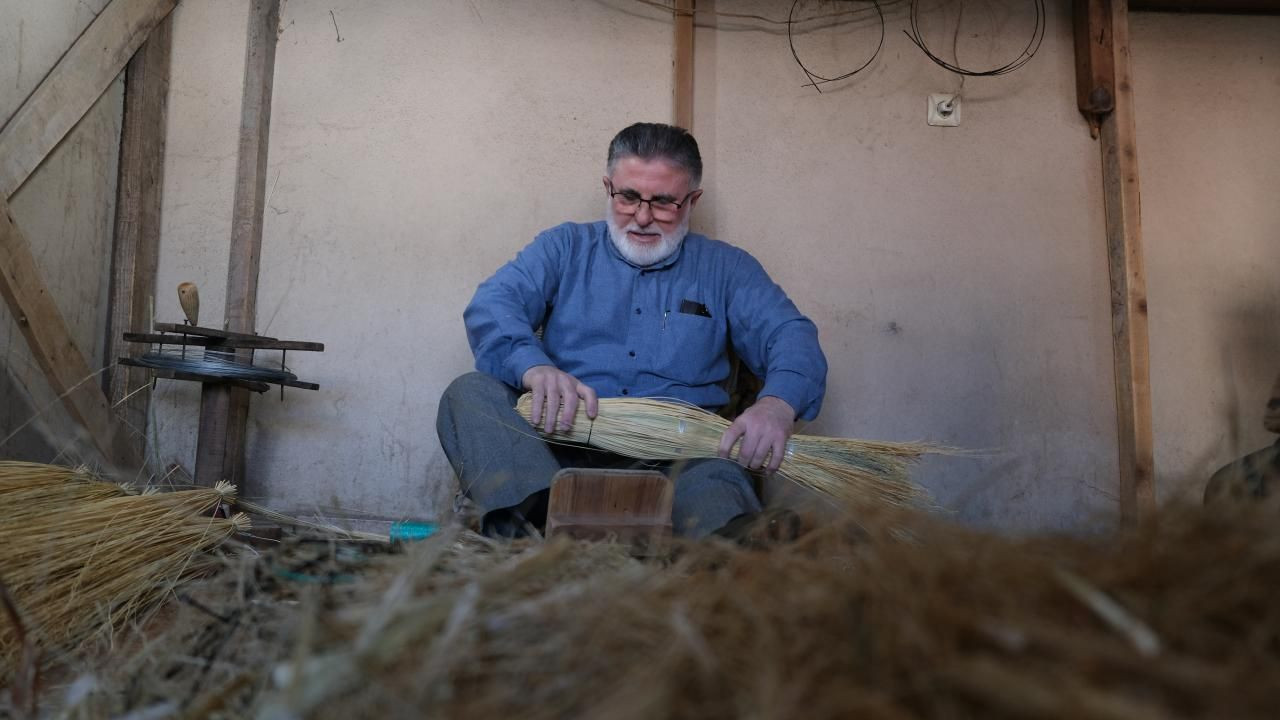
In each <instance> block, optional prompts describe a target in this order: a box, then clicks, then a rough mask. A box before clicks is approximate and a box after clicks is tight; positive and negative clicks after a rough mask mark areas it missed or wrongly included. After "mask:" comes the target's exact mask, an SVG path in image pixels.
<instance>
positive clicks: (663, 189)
mask: <svg viewBox="0 0 1280 720" xmlns="http://www.w3.org/2000/svg"><path fill="white" fill-rule="evenodd" d="M606 173H607V174H606V175H605V177H604V178H603V185H604V191H605V196H604V199H605V220H604V221H601V222H595V223H588V224H577V223H565V224H563V225H560V226H558V227H555V228H552V229H550V230H547V231H545V232H543V233H541V234H540V235H538V237H537V238H535V239H534V241H533V242H532V243H530V244H529V245H528V246H527V247H525V248H524V250H522V251H521V252H520V253H519V254H518V255H517V256H516V258H515V259H514V260H512V261H510V262H508V263H507V264H506V265H504V266H503V267H502V268H500V269H499V270H498V271H497V272H496V273H495V274H494V275H493V276H492V277H490V278H489V279H488V280H486V281H485V282H483V283H482V284H481V285H480V287H479V288H478V289H477V290H476V293H475V297H473V298H472V300H471V303H470V304H469V305H468V306H467V309H466V312H465V314H464V320H465V322H466V327H467V337H468V339H469V340H470V342H471V349H472V352H473V353H474V354H475V358H476V369H477V370H479V372H474V373H469V374H467V375H463V376H462V377H460V378H458V379H457V380H455V381H454V382H453V383H452V384H451V385H450V386H449V388H448V390H446V391H445V394H444V396H443V397H442V398H441V401H440V411H439V416H438V418H437V422H436V429H437V431H438V433H439V436H440V442H441V445H443V447H444V450H445V454H446V455H447V456H448V458H449V462H450V463H451V464H452V465H453V468H454V471H455V472H456V473H457V476H458V478H459V481H460V484H461V493H460V501H461V500H462V498H466V500H468V501H469V502H470V503H472V504H473V505H474V506H476V507H477V508H478V510H479V511H480V512H482V513H483V516H482V522H481V525H482V530H483V531H484V532H486V533H488V534H493V535H510V534H518V533H519V531H520V529H521V528H523V527H524V526H525V525H526V523H530V524H533V525H534V526H537V525H539V524H540V523H541V522H542V521H543V520H544V518H545V514H546V498H547V488H548V486H549V483H550V480H551V477H552V476H553V475H554V474H555V473H556V472H557V471H558V470H560V469H561V468H563V467H627V466H629V465H631V464H633V462H634V461H631V460H627V459H624V458H620V457H618V456H615V455H611V454H609V453H604V452H601V451H594V450H584V449H578V448H571V447H564V446H558V445H548V444H547V443H544V442H543V441H542V440H540V439H538V438H537V437H536V436H534V435H532V434H531V433H530V432H529V426H528V423H527V422H526V421H525V420H524V419H523V418H521V417H520V416H519V415H518V414H516V413H515V411H514V410H513V409H512V408H513V407H514V406H515V403H516V400H517V399H518V397H519V395H520V391H528V392H531V393H532V394H533V418H532V419H533V421H534V424H535V425H539V426H541V427H542V428H543V429H544V430H545V431H547V432H551V431H553V430H554V429H556V428H557V427H558V428H568V427H569V426H570V425H571V424H572V422H573V418H574V414H575V412H576V411H577V409H578V406H579V404H580V403H585V406H586V413H587V415H588V416H589V417H593V418H594V417H595V415H596V412H597V409H598V403H597V399H598V398H600V397H618V396H631V397H664V398H677V399H680V400H684V401H687V402H690V403H693V404H695V405H699V406H702V407H705V408H708V409H716V408H718V407H720V406H722V405H724V404H725V403H726V402H727V401H728V399H729V396H728V393H727V391H726V384H727V382H726V381H727V379H728V377H729V374H730V356H729V350H730V347H732V349H733V351H735V352H736V353H737V355H738V357H740V358H741V359H742V361H743V362H744V363H745V364H746V366H747V367H748V368H750V370H751V371H752V372H754V373H755V374H756V375H757V376H759V377H760V378H762V379H763V381H764V387H763V389H762V390H761V391H760V392H759V394H758V400H757V401H756V402H755V403H754V404H753V405H751V407H749V408H747V409H746V410H745V411H744V412H742V413H741V414H740V415H739V416H738V417H737V418H736V419H735V420H734V421H733V424H732V425H731V426H730V427H729V429H728V430H727V431H726V432H725V434H724V437H723V438H722V440H721V443H720V455H721V457H722V458H725V459H706V460H698V461H692V462H689V463H685V464H683V465H682V466H681V467H680V468H678V469H676V470H677V471H678V473H679V478H678V479H677V482H676V485H675V487H676V490H675V499H674V504H673V509H672V524H673V527H674V528H675V530H676V532H678V533H681V534H685V535H689V536H694V537H697V536H702V535H706V534H708V533H710V532H713V531H715V530H717V529H719V528H721V527H723V526H725V525H726V524H728V523H729V522H730V521H731V520H735V519H739V522H741V518H744V517H749V516H751V515H753V514H755V513H758V512H759V511H760V500H759V498H757V497H756V494H755V492H754V489H753V486H752V483H751V478H750V474H749V473H748V469H752V470H764V471H768V472H772V471H774V470H776V469H777V467H778V464H779V463H780V462H781V460H782V456H783V453H784V449H785V445H786V442H787V439H788V437H790V435H791V433H792V431H793V426H794V424H795V421H796V420H797V419H798V418H799V419H806V420H807V419H812V418H814V417H815V416H817V414H818V410H819V409H820V407H821V405H822V396H823V393H824V391H825V388H826V371H827V365H826V359H825V358H824V357H823V354H822V350H821V348H820V347H819V345H818V332H817V328H816V327H815V326H814V324H813V323H812V322H811V321H810V320H809V319H808V318H806V317H805V316H804V315H801V314H800V312H799V311H798V310H797V309H796V307H795V305H794V304H792V302H791V301H790V300H789V299H788V298H787V296H786V294H785V293H784V292H783V291H782V289H781V288H779V287H778V286H777V285H776V284H774V283H773V281H771V280H770V279H769V276H768V274H766V273H765V271H764V269H763V268H762V267H761V266H760V264H759V263H758V262H757V261H756V260H755V259H754V258H753V257H751V256H750V255H749V254H747V253H746V252H745V251H743V250H740V249H738V248H735V247H733V246H731V245H728V244H725V243H723V242H719V241H717V240H711V239H708V238H706V237H704V236H702V235H698V234H691V233H689V217H690V215H691V214H692V212H693V209H694V207H695V206H696V205H697V204H698V200H699V199H700V198H701V197H702V193H703V191H702V189H701V188H700V187H699V183H700V181H701V179H702V158H701V156H700V154H699V152H698V145H697V143H696V142H695V141H694V139H693V136H692V135H690V134H689V133H688V132H687V131H685V130H683V129H680V128H676V127H672V126H669V125H660V124H652V123H638V124H635V125H632V126H630V127H628V128H626V129H624V130H623V131H622V132H620V133H618V135H617V136H616V137H615V138H614V139H613V142H612V143H610V145H609V156H608V162H607V166H606ZM539 330H541V333H540V334H539V332H538V331H539ZM735 444H737V449H736V451H735V450H734V446H735ZM730 458H732V459H730ZM734 460H736V462H734ZM652 465H653V464H650V466H652Z"/></svg>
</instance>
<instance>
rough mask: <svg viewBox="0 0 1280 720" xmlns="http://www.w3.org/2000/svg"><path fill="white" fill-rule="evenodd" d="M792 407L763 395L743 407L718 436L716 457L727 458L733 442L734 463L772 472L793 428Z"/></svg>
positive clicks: (774, 470) (794, 415) (778, 461)
mask: <svg viewBox="0 0 1280 720" xmlns="http://www.w3.org/2000/svg"><path fill="white" fill-rule="evenodd" d="M795 420H796V411H795V409H794V408H792V407H791V405H789V404H788V403H787V401H785V400H783V399H782V398H779V397H774V396H772V395H766V396H764V397H762V398H760V399H759V400H757V401H756V403H755V404H754V405H752V406H751V407H749V408H747V409H746V410H745V411H743V413H742V414H741V415H739V416H738V419H737V420H734V421H733V424H732V425H730V426H729V429H728V430H725V431H724V435H723V436H721V438H720V457H722V458H728V457H729V453H730V452H731V451H732V450H733V444H734V443H736V442H738V439H739V438H741V439H742V445H741V446H740V447H739V448H738V458H737V459H738V464H739V465H742V466H743V467H747V468H751V469H752V470H759V469H761V468H762V467H764V464H765V460H766V459H767V460H768V462H769V465H768V467H764V469H765V470H766V471H767V472H776V471H777V469H778V466H779V465H781V464H782V456H783V454H784V453H785V452H786V449H787V439H788V438H790V437H791V433H792V432H794V430H795Z"/></svg>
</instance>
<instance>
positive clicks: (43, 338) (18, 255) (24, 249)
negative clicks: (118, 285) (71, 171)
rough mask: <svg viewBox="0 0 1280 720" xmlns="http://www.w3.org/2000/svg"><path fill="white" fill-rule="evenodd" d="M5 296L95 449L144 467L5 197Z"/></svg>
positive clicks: (0, 270) (0, 223) (1, 213)
mask: <svg viewBox="0 0 1280 720" xmlns="http://www.w3.org/2000/svg"><path fill="white" fill-rule="evenodd" d="M0 295H3V296H4V299H5V302H6V303H8V304H9V308H10V309H11V310H12V311H13V316H14V318H15V319H16V320H17V322H18V328H19V329H20V330H21V331H22V335H23V337H25V338H26V340H27V343H28V344H30V346H31V354H32V355H34V356H35V359H36V362H37V363H38V364H39V365H40V369H41V370H43V371H44V374H45V376H46V377H47V378H48V379H49V385H50V386H51V387H52V388H53V391H54V392H55V393H57V394H58V395H59V396H61V398H62V402H63V404H64V405H65V406H66V408H67V410H68V411H69V412H70V413H71V416H72V417H73V418H74V419H75V420H76V421H77V422H78V423H80V424H81V425H82V426H84V428H85V430H87V431H88V433H89V437H90V439H91V440H92V441H93V444H94V446H96V447H97V448H98V450H99V451H100V452H101V453H102V454H103V456H104V457H105V458H106V459H107V460H108V461H109V462H113V463H115V464H116V465H118V466H120V468H121V469H122V470H126V471H133V470H136V469H138V468H139V467H141V465H142V463H141V460H140V458H139V456H138V454H137V453H136V452H135V451H134V448H133V446H132V445H130V443H129V439H128V437H127V435H126V434H125V433H124V431H123V429H122V428H121V427H120V425H119V424H118V423H115V422H113V419H112V415H111V408H110V405H109V404H108V403H107V397H106V395H103V393H102V390H101V389H99V387H98V384H97V383H96V382H94V378H93V372H92V371H91V370H90V369H89V363H87V362H86V361H85V359H84V355H82V354H81V353H80V350H79V349H78V348H77V347H76V344H75V342H74V341H73V340H72V339H71V331H70V330H68V329H67V322H66V320H65V319H64V318H63V317H62V313H61V312H60V311H59V310H58V307H57V305H55V304H54V302H53V298H52V297H50V295H49V291H48V289H46V288H45V285H44V282H43V281H42V280H41V279H40V272H39V269H38V268H37V267H36V261H35V257H34V256H32V254H31V246H30V244H28V243H27V239H26V237H24V236H23V234H22V231H21V230H20V229H19V228H18V226H17V224H15V223H14V222H13V217H12V216H11V215H10V214H9V203H8V202H7V201H6V200H5V199H4V198H3V197H0Z"/></svg>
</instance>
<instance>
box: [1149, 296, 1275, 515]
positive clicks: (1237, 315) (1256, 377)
mask: <svg viewBox="0 0 1280 720" xmlns="http://www.w3.org/2000/svg"><path fill="white" fill-rule="evenodd" d="M1217 333H1218V338H1217V345H1218V348H1219V358H1220V362H1221V365H1220V369H1219V373H1218V376H1217V377H1213V378H1205V379H1204V382H1205V383H1206V384H1207V385H1208V387H1209V389H1212V388H1213V385H1214V384H1217V385H1218V386H1219V388H1220V393H1221V395H1220V397H1221V398H1222V400H1221V402H1220V403H1215V404H1212V405H1207V406H1206V407H1204V408H1203V410H1202V411H1203V412H1205V413H1211V414H1213V415H1215V416H1216V417H1214V418H1213V421H1214V423H1213V424H1214V425H1217V426H1219V427H1222V428H1223V432H1221V433H1220V434H1219V435H1218V436H1217V437H1216V438H1205V439H1204V440H1203V443H1204V444H1203V445H1202V446H1201V447H1202V451H1201V452H1200V453H1199V454H1198V455H1197V457H1196V458H1195V460H1194V461H1193V462H1191V463H1189V464H1188V465H1187V469H1186V471H1185V473H1184V474H1183V475H1181V476H1169V477H1166V478H1165V482H1166V483H1167V484H1168V488H1169V492H1168V493H1167V494H1166V493H1162V494H1163V495H1165V497H1192V498H1197V497H1200V496H1201V495H1203V493H1204V490H1205V485H1206V483H1207V482H1208V479H1209V477H1210V476H1211V475H1212V474H1213V473H1214V472H1215V471H1216V470H1218V469H1219V468H1221V467H1222V466H1223V465H1224V464H1226V463H1229V462H1233V461H1235V460H1236V459H1238V458H1240V457H1242V456H1244V455H1247V454H1249V453H1252V452H1254V451H1257V450H1258V449H1260V448H1262V447H1264V446H1266V445H1269V444H1271V443H1273V442H1274V441H1275V438H1274V436H1272V435H1271V434H1270V433H1272V432H1276V431H1277V429H1272V428H1270V426H1269V425H1268V423H1270V419H1269V418H1270V416H1271V414H1273V411H1271V410H1270V409H1269V407H1268V403H1269V402H1270V401H1271V400H1272V398H1273V396H1274V395H1275V394H1276V391H1278V390H1280V376H1278V374H1280V298H1277V297H1270V298H1252V299H1250V300H1249V301H1247V302H1243V303H1240V304H1238V305H1236V306H1235V307H1234V308H1232V309H1231V310H1229V311H1228V312H1226V313H1224V314H1223V315H1222V316H1221V318H1220V320H1219V322H1218V325H1217ZM1205 395H1208V393H1207V392H1206V393H1205Z"/></svg>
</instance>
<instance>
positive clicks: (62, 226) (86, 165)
mask: <svg viewBox="0 0 1280 720" xmlns="http://www.w3.org/2000/svg"><path fill="white" fill-rule="evenodd" d="M107 2H108V0H84V1H80V2H77V1H76V0H47V1H43V2H40V3H32V2H25V1H24V0H0V122H3V123H5V124H7V122H8V120H9V118H10V117H12V115H13V114H14V113H16V112H17V110H18V109H19V108H20V107H21V106H22V103H23V102H24V101H25V100H26V99H27V97H28V96H29V95H30V94H31V92H32V91H33V90H35V88H36V87H37V86H38V85H39V84H40V82H41V81H42V80H43V79H44V77H45V75H47V74H48V72H49V71H50V70H51V69H53V67H54V65H55V64H56V63H57V61H58V60H59V59H60V58H61V57H62V54H63V53H64V52H66V50H67V48H69V47H70V46H71V44H72V43H73V42H74V41H75V39H76V38H77V37H79V35H80V33H81V32H83V31H84V29H85V28H86V27H88V25H89V23H90V22H91V21H92V20H93V18H94V17H96V16H97V14H98V13H99V12H101V10H102V8H103V7H105V6H106V5H107ZM123 98H124V82H123V78H122V77H121V78H117V79H116V81H115V82H113V83H112V84H111V86H110V87H109V88H108V89H107V90H106V92H105V93H103V95H102V97H101V98H99V100H98V101H97V103H96V104H95V105H94V106H93V107H92V108H91V109H90V110H89V112H88V113H87V114H86V115H85V117H84V118H83V119H82V120H81V121H80V123H79V124H78V125H76V127H75V128H74V129H72V131H71V132H70V133H69V134H68V135H67V137H66V138H64V139H63V141H62V142H61V143H60V144H59V145H58V146H57V147H56V148H55V149H54V150H53V152H52V153H51V154H50V155H49V156H48V157H46V158H45V160H44V162H43V163H42V164H41V165H40V166H39V167H38V168H36V170H35V172H34V173H33V174H32V175H31V177H30V178H29V179H28V180H27V182H26V184H24V185H23V186H22V187H21V188H19V190H18V191H17V192H16V193H15V194H14V195H13V196H12V197H11V198H9V205H10V208H11V211H12V213H13V218H14V220H15V221H16V223H17V225H18V226H19V228H21V230H22V232H23V233H24V235H25V236H26V238H27V240H28V242H29V243H30V244H31V249H32V253H33V254H34V256H35V260H36V265H37V266H38V268H39V270H40V272H41V275H42V276H43V278H44V281H45V283H46V285H47V287H48V288H49V291H50V294H51V295H52V297H53V300H54V302H55V303H56V304H57V306H58V309H59V310H60V311H61V313H62V316H63V318H64V319H65V320H66V322H67V326H68V328H69V329H70V331H71V337H72V339H73V340H74V341H75V344H76V346H77V347H78V348H80V351H81V352H82V353H83V354H84V356H85V358H86V360H88V362H89V365H90V367H91V368H94V369H97V368H101V367H102V366H103V364H104V357H103V352H104V337H105V332H106V322H107V291H108V277H109V268H110V263H111V236H112V223H113V221H114V217H115V202H116V175H117V172H116V168H117V163H118V160H119V152H120V120H121V112H122V107H123ZM89 381H90V382H98V381H99V380H98V379H90V380H89ZM0 457H6V458H20V459H26V460H32V461H42V462H47V461H51V460H54V459H55V458H57V459H58V460H60V461H62V462H73V463H74V462H80V461H90V462H92V461H93V460H94V458H95V457H96V454H95V452H94V451H93V448H92V444H91V443H90V442H89V441H88V439H87V438H86V437H85V436H84V435H83V433H82V432H81V431H80V430H79V429H78V426H77V425H76V424H75V423H73V422H72V421H71V418H70V416H69V415H68V414H67V413H66V411H65V410H64V409H63V407H62V405H61V403H60V402H58V400H57V398H56V397H55V395H54V393H53V391H52V390H51V389H50V388H49V386H48V382H47V381H46V380H45V376H44V373H43V371H42V370H41V369H40V368H39V366H37V365H36V363H35V360H34V359H33V357H32V355H31V352H30V350H29V348H28V346H27V342H26V339H25V338H23V336H22V334H21V332H20V331H19V329H18V326H17V323H16V321H15V320H14V318H13V315H12V313H10V311H9V308H8V306H7V305H3V304H0Z"/></svg>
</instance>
